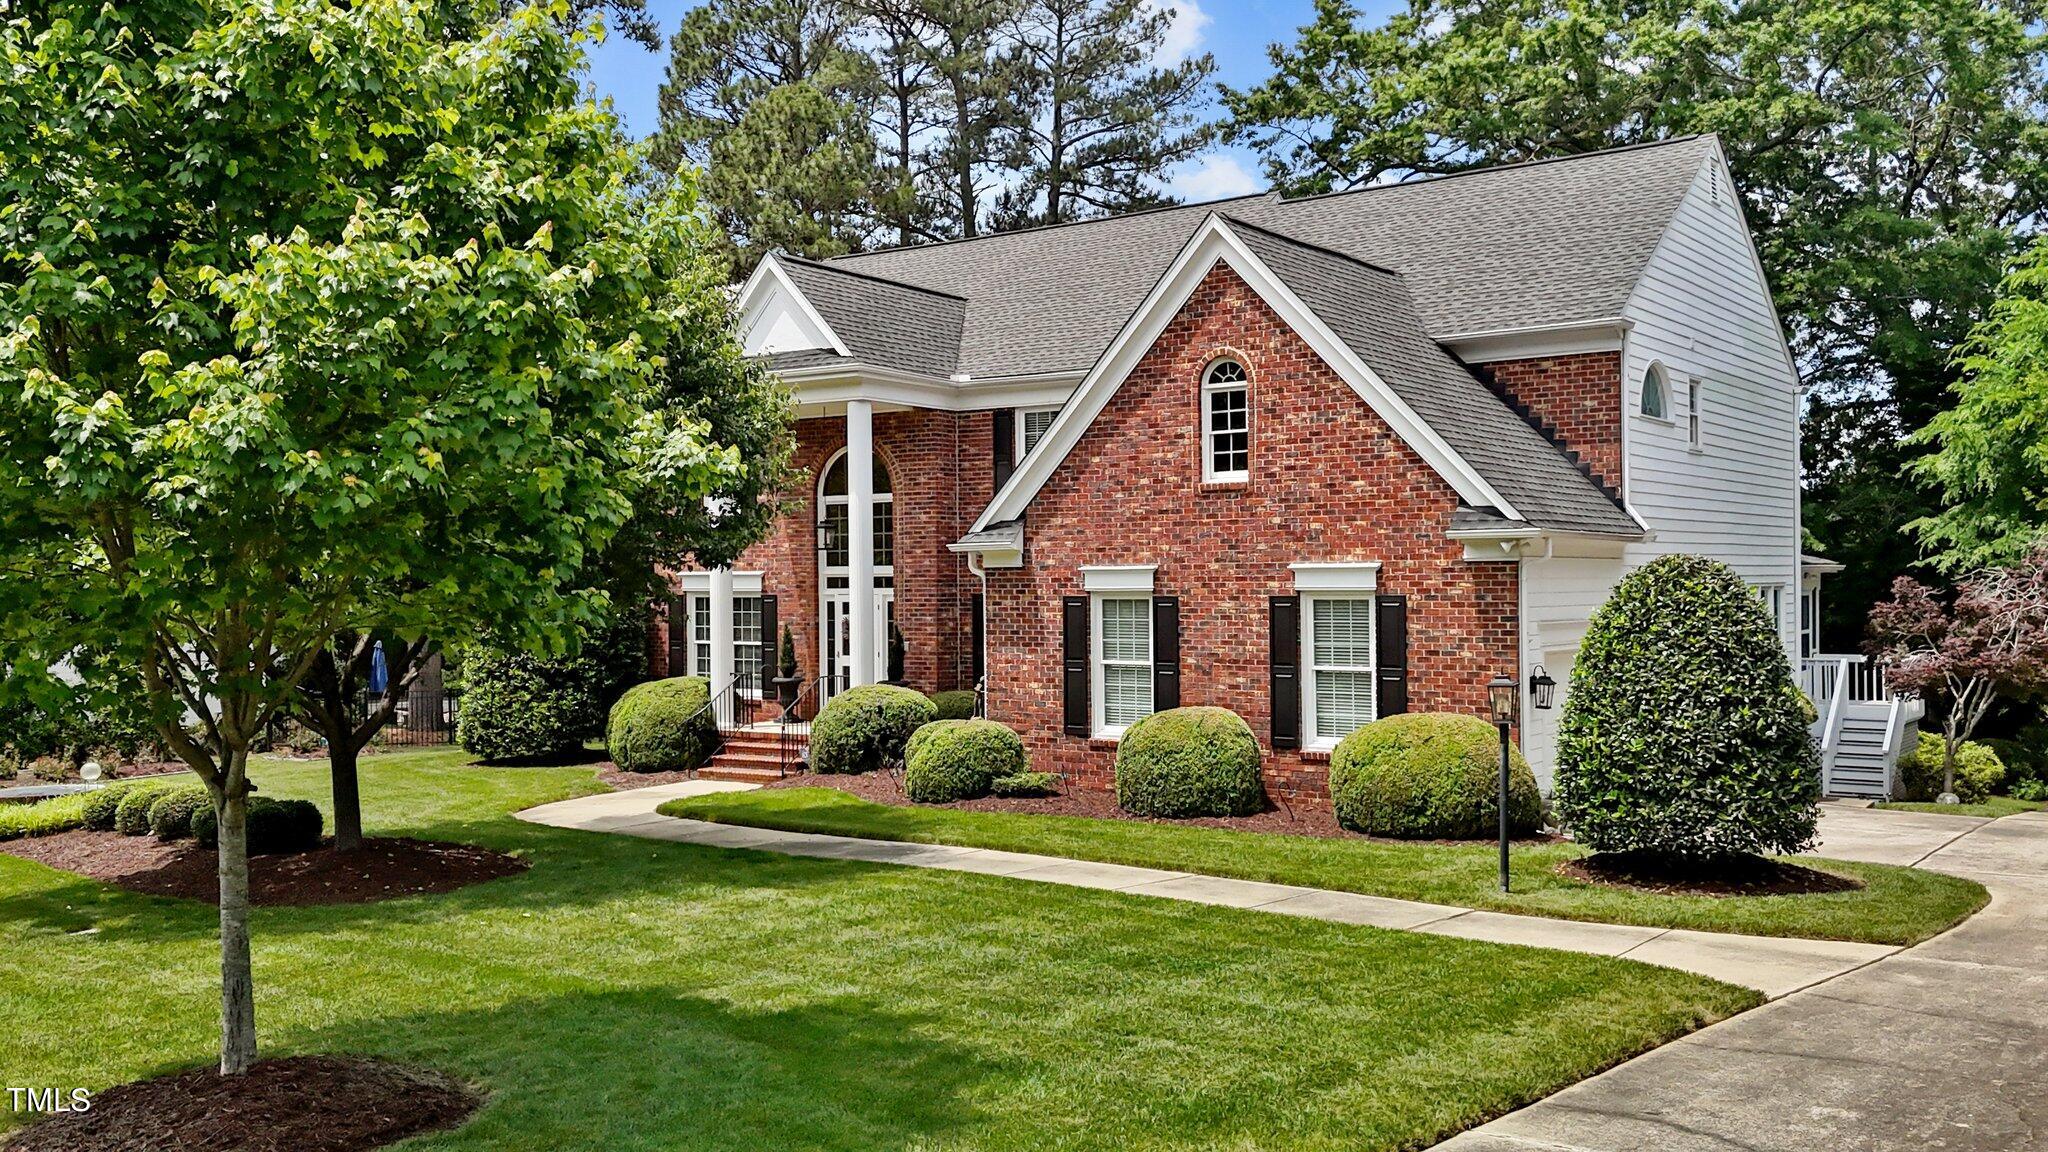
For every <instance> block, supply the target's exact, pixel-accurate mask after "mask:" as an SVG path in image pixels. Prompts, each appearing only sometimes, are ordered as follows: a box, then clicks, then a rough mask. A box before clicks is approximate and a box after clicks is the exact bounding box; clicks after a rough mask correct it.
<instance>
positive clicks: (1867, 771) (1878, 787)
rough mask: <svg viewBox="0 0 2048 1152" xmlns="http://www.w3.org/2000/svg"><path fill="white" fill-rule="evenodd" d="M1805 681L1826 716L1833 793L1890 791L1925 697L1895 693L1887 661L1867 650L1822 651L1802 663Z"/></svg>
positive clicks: (1827, 781)
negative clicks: (1860, 653)
mask: <svg viewBox="0 0 2048 1152" xmlns="http://www.w3.org/2000/svg"><path fill="white" fill-rule="evenodd" d="M1799 686H1800V687H1801V688H1804V689H1805V690H1806V694H1807V696H1809V697H1811V698H1812V700H1813V703H1814V707H1815V709H1816V710H1817V711H1818V712H1819V713H1820V718H1819V719H1817V720H1815V721H1814V724H1813V738H1814V740H1815V742H1816V743H1818V744H1819V745H1820V763H1821V783H1822V788H1823V790H1824V791H1825V792H1826V794H1827V795H1830V796H1843V795H1846V796H1866V797H1872V798H1879V799H1881V798H1883V797H1886V796H1890V795H1891V794H1892V793H1893V791H1894V784H1895V783H1896V769H1897V766H1898V759H1899V754H1900V750H1901V749H1902V748H1903V747H1904V745H1905V740H1904V738H1903V737H1904V733H1905V732H1906V730H1907V728H1908V727H1909V726H1910V725H1911V724H1912V723H1913V721H1915V720H1918V719H1919V718H1920V714H1921V712H1922V708H1921V706H1920V701H1919V700H1918V699H1917V698H1915V697H1911V696H1905V695H1894V694H1893V693H1892V690H1891V683H1890V678H1889V677H1888V676H1887V675H1886V670H1885V667H1884V666H1883V665H1881V664H1873V663H1871V662H1870V661H1868V660H1866V659H1865V658H1863V657H1861V656H1855V655H1848V654H1828V653H1822V654H1819V655H1815V656H1810V657H1807V658H1806V659H1804V660H1802V661H1800V663H1799Z"/></svg>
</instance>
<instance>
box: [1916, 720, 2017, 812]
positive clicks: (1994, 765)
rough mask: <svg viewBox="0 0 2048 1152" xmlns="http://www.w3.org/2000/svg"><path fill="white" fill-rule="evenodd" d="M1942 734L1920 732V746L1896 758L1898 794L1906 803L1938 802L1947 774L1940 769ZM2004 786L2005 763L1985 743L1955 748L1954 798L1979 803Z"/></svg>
mask: <svg viewBox="0 0 2048 1152" xmlns="http://www.w3.org/2000/svg"><path fill="white" fill-rule="evenodd" d="M1941 744H1942V740H1941V733H1939V732H1922V733H1921V734H1920V743H1918V744H1916V745H1914V747H1913V750H1912V751H1911V752H1908V753H1906V754H1905V755H1904V756H1901V757H1899V793H1900V796H1901V798H1902V799H1906V800H1921V801H1928V800H1937V799H1939V798H1940V797H1941V785H1942V782H1943V779H1944V778H1945V776H1946V773H1945V772H1943V771H1942V767H1941ZM2004 786H2005V762H2004V761H2002V760H2000V759H1999V758H1998V753H1996V752H1994V751H1992V749H1991V748H1990V747H1989V745H1988V742H1987V743H1986V744H1979V743H1977V742H1976V741H1975V740H1965V741H1963V746H1962V747H1960V748H1958V749H1956V799H1958V800H1961V801H1962V802H1963V803H1965V804H1977V803H1981V802H1982V801H1983V800H1984V798H1985V797H1987V796H1990V795H1991V794H1992V793H1994V792H1997V791H1998V790H1999V789H2000V788H2002V787H2004Z"/></svg>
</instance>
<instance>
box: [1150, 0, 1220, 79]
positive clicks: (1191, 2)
mask: <svg viewBox="0 0 2048 1152" xmlns="http://www.w3.org/2000/svg"><path fill="white" fill-rule="evenodd" d="M1156 2H1161V3H1163V6H1164V7H1165V8H1166V9H1167V10H1169V11H1171V12H1172V13H1173V20H1172V22H1171V23H1169V24H1168V25H1167V26H1166V39H1164V40H1162V41H1161V42H1160V44H1159V62H1160V63H1161V64H1178V63H1180V62H1181V61H1183V60H1185V59H1187V58H1188V57H1190V56H1193V55H1194V54H1195V53H1197V52H1199V51H1201V50H1202V40H1203V39H1204V37H1205V36H1206V35H1207V29H1208V27H1209V25H1210V24H1211V23H1213V21H1214V18H1213V17H1211V16H1210V15H1209V14H1208V13H1207V12H1204V11H1202V9H1201V7H1200V6H1199V5H1197V4H1196V3H1195V0H1156Z"/></svg>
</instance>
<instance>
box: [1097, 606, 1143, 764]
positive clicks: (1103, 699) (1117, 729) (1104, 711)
mask: <svg viewBox="0 0 2048 1152" xmlns="http://www.w3.org/2000/svg"><path fill="white" fill-rule="evenodd" d="M1147 587H1148V588H1149V584H1148V585H1147ZM1105 600H1132V601H1136V602H1138V603H1140V604H1143V605H1144V606H1145V611H1144V613H1143V616H1144V619H1145V652H1146V658H1145V660H1144V666H1145V671H1146V676H1147V679H1146V682H1145V690H1146V692H1147V693H1150V692H1151V691H1152V682H1151V679H1150V676H1151V671H1152V667H1153V663H1154V661H1156V660H1157V659H1158V656H1159V648H1158V642H1159V638H1158V637H1157V636H1155V635H1153V634H1152V597H1151V594H1150V593H1149V591H1148V592H1145V593H1138V592H1128V591H1118V592H1096V593H1093V594H1092V595H1090V596H1089V597H1088V624H1089V631H1090V633H1091V636H1090V640H1089V651H1088V679H1089V682H1090V684H1089V686H1090V695H1092V696H1093V697H1094V698H1095V700H1094V715H1093V717H1092V719H1093V721H1094V723H1093V724H1092V725H1091V727H1092V728H1093V730H1094V736H1095V738H1096V739H1098V740H1121V739H1123V735H1124V733H1125V732H1128V731H1130V725H1128V724H1111V723H1110V722H1109V720H1108V719H1107V716H1108V707H1107V705H1108V691H1107V689H1108V680H1109V677H1108V676H1107V675H1106V674H1105V670H1106V669H1107V667H1108V661H1106V660H1104V659H1103V658H1102V604H1103V601H1105ZM1117 664H1118V666H1120V667H1129V666H1131V664H1132V662H1131V661H1125V660H1119V661H1117ZM1158 704H1159V701H1158V699H1157V698H1156V697H1154V699H1153V701H1152V705H1153V710H1154V711H1156V710H1157V708H1158ZM1151 714H1152V713H1151V712H1147V713H1146V715H1148V716H1149V715H1151Z"/></svg>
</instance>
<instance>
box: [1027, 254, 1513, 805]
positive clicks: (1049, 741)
mask: <svg viewBox="0 0 2048 1152" xmlns="http://www.w3.org/2000/svg"><path fill="white" fill-rule="evenodd" d="M1224 353H1229V354H1231V355H1234V356H1236V357H1237V358H1238V359H1239V360H1241V361H1242V362H1243V363H1244V365H1245V367H1246V368H1247V369H1248V371H1249V373H1250V376H1251V385H1250V392H1251V410H1252V450H1251V468H1250V479H1249V481H1247V482H1245V483H1242V484H1232V485H1214V484H1204V483H1203V482H1202V480H1201V461H1200V455H1199V451H1198V437H1199V404H1200V386H1199V381H1200V378H1201V374H1202V370H1203V368H1204V367H1206V366H1207V364H1208V363H1209V362H1210V361H1211V360H1213V359H1214V358H1215V357H1216V356H1218V355H1221V354H1224ZM1457 503H1458V499H1457V495H1456V493H1455V492H1454V491H1453V490H1452V489H1451V488H1450V486H1449V485H1448V484H1446V483H1445V482H1444V481H1443V480H1442V478H1441V477H1439V476H1438V475H1437V474H1436V473H1435V472H1434V471H1432V470H1431V468H1430V467H1429V465H1427V464H1426V463H1424V462H1423V460H1422V459H1421V457H1419V456H1418V455H1416V453H1415V452H1414V451H1413V450H1412V449H1410V448H1408V447H1407V446H1406V445H1405V444H1403V443H1402V442H1401V441H1400V439H1399V438H1398V437H1397V436H1396V435H1395V434H1394V432H1393V431H1392V429H1390V428H1389V427H1388V426H1387V424H1386V423H1385V422H1384V421H1382V420H1381V419H1380V418H1379V417H1378V416H1377V415H1376V414H1374V413H1373V411H1372V410H1371V409H1370V408H1369V407H1368V406H1367V405H1366V404H1365V403H1364V402H1363V401H1362V400H1361V399H1359V397H1358V395H1357V394H1356V393H1355V392H1353V391H1352V390H1351V388H1350V386H1349V385H1347V384H1345V383H1344V382H1343V381H1342V380H1341V379H1340V378H1339V377H1338V376H1337V375H1336V373H1335V372H1333V371H1332V370H1331V369H1330V368H1329V367H1328V366H1327V365H1326V364H1324V363H1323V361H1322V360H1321V359H1319V358H1318V357H1317V356H1316V355H1315V353H1314V352H1313V351H1312V350H1311V349H1310V348H1309V347H1308V345H1307V344H1306V343H1304V342H1303V341H1302V340H1301V339H1300V338H1299V337H1298V336H1296V335H1295V334H1294V333H1293V332H1292V331H1291V330H1290V329H1289V328H1288V327H1287V326H1286V324H1285V323H1284V322H1283V321H1282V320H1281V319H1280V317H1279V316H1278V315H1276V314H1275V313H1274V312H1273V311H1272V309H1271V308H1269V307H1268V306H1267V305H1266V304H1265V302H1264V301H1263V300H1261V299H1260V298H1259V297H1258V296H1257V295H1256V293H1254V292H1253V291H1252V290H1251V289H1250V287H1249V286H1247V285H1246V284H1245V283H1244V281H1243V280H1242V279H1240V278H1239V277H1238V276H1237V274H1236V273H1235V272H1233V271H1231V270H1230V269H1229V268H1228V267H1226V266H1219V267H1218V268H1217V269H1215V270H1213V271H1212V272H1211V273H1210V274H1209V276H1208V278H1207V279H1206V280H1205V281H1204V282H1203V284H1202V285H1201V287H1200V288H1198V289H1197V291H1196V292H1195V294H1194V295H1193V297H1191V298H1190V300H1189V301H1188V303H1187V305H1186V306H1185V307H1184V308H1183V309H1182V311H1181V312H1180V314H1179V315H1178V316H1176V317H1175V318H1174V320H1173V321H1172V322H1171V324H1170V325H1169V326H1168V327H1167V329H1166V330H1165V331H1164V332H1163V333H1162V334H1161V336H1160V338H1159V340H1158V341H1157V342H1156V343H1155V344H1154V346H1153V347H1152V348H1151V350H1150V351H1149V352H1148V353H1147V354H1146V355H1145V357H1144V359H1143V360H1142V361H1141V362H1140V363H1139V364H1138V366H1137V368H1136V369H1135V370H1134V371H1133V372H1132V373H1131V375H1130V377H1129V378H1128V379H1127V380H1126V381H1125V382H1124V384H1123V386H1122V387H1121V388H1120V389H1119V390H1118V392H1117V394H1116V396H1115V397H1114V398H1113V399H1112V400H1111V401H1110V403H1109V404H1108V406H1107V407H1106V408H1105V409H1104V410H1103V412H1102V414H1101V415H1100V416H1099V417H1098V418H1097V419H1096V421H1095V424H1094V425H1093V427H1091V428H1090V429H1089V431H1088V432H1087V434H1086V435H1084V436H1083V437H1082V439H1081V440H1080V442H1079V444H1078V445H1077V446H1076V447H1075V449H1074V451H1073V452H1072V454H1070V455H1069V456H1068V457H1067V459H1066V461H1065V462H1064V463H1062V464H1061V465H1060V467H1059V469H1058V470H1057V471H1056V472H1055V473H1054V475H1053V477H1052V479H1051V480H1050V481H1049V482H1048V483H1047V484H1046V486H1045V488H1044V489H1043V490H1042V491H1041V492H1040V493H1039V495H1038V497H1037V498H1036V500H1035V501H1034V502H1033V503H1032V505H1031V508H1030V511H1029V512H1028V513H1027V516H1026V523H1027V529H1028V531H1027V538H1026V555H1025V564H1024V567H1023V568H1021V569H1014V570H996V571H992V572H991V573H990V574H989V611H988V616H989V636H988V661H989V666H988V672H989V707H990V713H991V715H992V716H993V717H994V718H995V719H998V720H1001V721H1003V722H1005V723H1007V724H1009V725H1011V726H1012V727H1015V728H1017V729H1018V730H1019V731H1020V732H1022V733H1023V735H1024V739H1025V743H1026V745H1027V746H1028V747H1029V748H1030V750H1031V756H1032V761H1033V767H1035V768H1038V769H1041V770H1049V771H1058V772H1065V773H1069V774H1071V775H1073V776H1075V777H1077V778H1078V779H1079V780H1080V781H1081V782H1083V783H1085V784H1091V785H1097V786H1108V785H1109V784H1110V783H1111V782H1112V779H1113V775H1112V771H1113V765H1114V759H1115V752H1114V749H1113V746H1110V745H1107V744H1106V743H1104V742H1100V741H1095V740H1090V739H1085V738H1081V737H1074V736H1068V735H1065V734H1064V732H1063V731H1062V688H1061V661H1062V653H1061V650H1060V645H1061V629H1060V611H1061V609H1060V601H1061V597H1062V596H1067V595H1077V594H1080V593H1081V592H1082V582H1081V573H1080V568H1081V566H1082V565H1084V564H1156V565H1158V570H1157V573H1156V575H1155V586H1154V591H1155V593H1156V594H1159V595H1173V596H1178V597H1180V602H1181V607H1180V613H1181V617H1180V619H1181V637H1180V643H1181V681H1182V686H1181V702H1182V703H1183V704H1215V705H1221V706H1224V707H1227V708H1230V709H1232V710H1233V711H1235V712H1237V713H1238V714H1239V715H1241V716H1243V717H1244V718H1245V720H1246V721H1248V722H1249V723H1250V724H1251V726H1252V729H1253V731H1254V732H1256V733H1257V734H1258V736H1259V740H1260V743H1261V744H1262V745H1264V744H1266V743H1267V742H1268V741H1269V739H1270V732H1271V727H1270V708H1269V702H1268V652H1267V641H1266V635H1267V612H1268V606H1267V602H1268V598H1269V597H1271V596H1275V595H1290V594H1292V593H1293V590H1294V586H1293V574H1292V573H1291V572H1290V570H1289V568H1288V565H1289V564H1290V563H1293V562H1297V561H1368V560H1370V561H1378V562H1379V563H1380V565H1381V567H1380V570H1379V586H1380V591H1381V592H1383V593H1391V594H1400V595H1405V596H1407V597H1408V598H1409V617H1408V631H1409V648H1408V661H1409V667H1410V673H1409V686H1408V691H1409V701H1410V704H1409V707H1410V709H1411V710H1412V711H1432V710H1452V711H1462V712H1482V711H1483V709H1484V706H1485V685H1486V682H1487V680H1488V679H1489V678H1491V677H1492V676H1493V675H1495V674H1496V673H1499V672H1502V671H1506V672H1509V673H1510V674H1513V673H1514V671H1515V670H1516V668H1517V667H1518V665H1517V663H1516V650H1517V619H1516V600H1517V588H1516V578H1517V577H1516V568H1515V566H1514V565H1512V564H1508V563H1469V562H1467V561H1466V560H1465V559H1464V551H1463V548H1462V546H1461V545H1459V544H1457V543H1455V542H1453V541H1450V540H1447V539H1446V538H1445V536H1444V532H1445V531H1446V529H1448V527H1449V525H1450V518H1451V513H1452V511H1453V509H1455V508H1456V506H1457ZM1265 772H1266V778H1267V784H1268V788H1269V790H1271V791H1273V792H1274V793H1277V794H1280V795H1285V796H1315V795H1325V794H1327V769H1326V766H1325V764H1324V763H1323V762H1322V759H1321V758H1319V757H1316V756H1314V755H1313V754H1309V755H1306V756H1305V755H1304V754H1302V753H1297V752H1292V751H1280V752H1273V751H1271V750H1270V749H1269V751H1268V755H1267V759H1266V768H1265Z"/></svg>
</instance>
